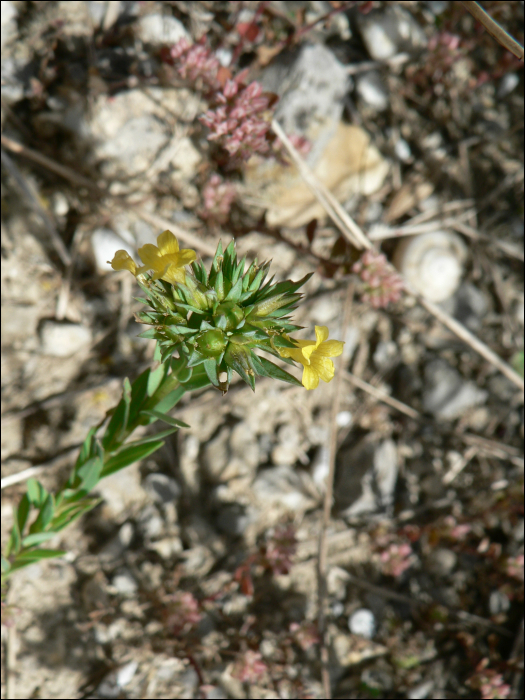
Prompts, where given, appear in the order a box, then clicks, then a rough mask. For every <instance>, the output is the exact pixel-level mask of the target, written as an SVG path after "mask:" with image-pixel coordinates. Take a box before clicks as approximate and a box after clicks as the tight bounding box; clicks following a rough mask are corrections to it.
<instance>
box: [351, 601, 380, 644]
mask: <svg viewBox="0 0 525 700" xmlns="http://www.w3.org/2000/svg"><path fill="white" fill-rule="evenodd" d="M348 628H349V630H350V632H351V633H352V634H358V635H360V636H361V637H365V638H366V639H372V637H373V636H374V633H375V629H376V621H375V617H374V613H373V612H372V611H371V610H368V609H367V608H360V609H359V610H356V611H355V612H354V613H352V615H350V618H349V620H348Z"/></svg>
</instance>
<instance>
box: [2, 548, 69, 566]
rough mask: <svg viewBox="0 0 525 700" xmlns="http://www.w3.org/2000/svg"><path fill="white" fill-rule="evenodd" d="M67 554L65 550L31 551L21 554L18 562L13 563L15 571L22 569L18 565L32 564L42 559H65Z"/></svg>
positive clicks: (18, 556)
mask: <svg viewBox="0 0 525 700" xmlns="http://www.w3.org/2000/svg"><path fill="white" fill-rule="evenodd" d="M65 553H66V550H65V549H29V550H28V551H27V552H20V554H18V555H17V557H16V560H15V561H14V562H13V566H12V568H13V570H14V569H17V568H20V567H18V566H17V563H18V562H20V563H22V562H26V563H32V562H35V561H39V560H40V559H52V558H53V557H63V556H64V554H65Z"/></svg>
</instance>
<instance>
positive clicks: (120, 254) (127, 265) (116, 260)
mask: <svg viewBox="0 0 525 700" xmlns="http://www.w3.org/2000/svg"><path fill="white" fill-rule="evenodd" d="M108 262H109V261H108ZM109 264H110V265H111V267H112V268H113V269H114V270H128V272H131V274H132V275H135V277H136V276H137V275H138V274H139V270H140V268H139V267H137V263H136V262H135V261H134V260H133V258H132V257H131V256H130V254H129V253H126V251H125V250H117V252H116V253H115V256H114V257H113V260H112V261H111V262H110V263H109Z"/></svg>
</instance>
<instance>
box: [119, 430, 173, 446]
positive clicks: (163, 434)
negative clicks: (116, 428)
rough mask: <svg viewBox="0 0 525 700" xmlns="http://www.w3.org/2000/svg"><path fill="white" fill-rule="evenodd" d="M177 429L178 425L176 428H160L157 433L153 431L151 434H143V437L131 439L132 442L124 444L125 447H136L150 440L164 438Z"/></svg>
mask: <svg viewBox="0 0 525 700" xmlns="http://www.w3.org/2000/svg"><path fill="white" fill-rule="evenodd" d="M177 430H178V427H176V428H168V429H166V430H161V431H159V432H158V433H153V434H152V435H145V436H144V437H142V438H140V439H139V440H133V442H130V443H128V444H127V445H126V447H136V446H138V445H147V444H148V443H150V442H154V441H155V440H164V438H166V437H169V436H170V435H173V433H176V432H177Z"/></svg>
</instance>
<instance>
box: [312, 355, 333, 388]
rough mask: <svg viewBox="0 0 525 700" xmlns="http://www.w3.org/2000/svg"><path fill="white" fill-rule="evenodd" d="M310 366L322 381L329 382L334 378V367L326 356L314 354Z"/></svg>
mask: <svg viewBox="0 0 525 700" xmlns="http://www.w3.org/2000/svg"><path fill="white" fill-rule="evenodd" d="M310 366H311V367H312V369H313V371H314V372H315V373H316V374H317V376H318V377H319V378H320V379H322V380H323V382H331V381H332V379H333V378H334V374H335V369H334V363H333V362H332V360H329V359H327V358H326V357H318V356H317V355H314V356H313V357H312V360H311V364H310Z"/></svg>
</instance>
